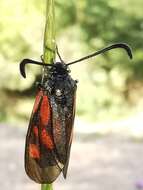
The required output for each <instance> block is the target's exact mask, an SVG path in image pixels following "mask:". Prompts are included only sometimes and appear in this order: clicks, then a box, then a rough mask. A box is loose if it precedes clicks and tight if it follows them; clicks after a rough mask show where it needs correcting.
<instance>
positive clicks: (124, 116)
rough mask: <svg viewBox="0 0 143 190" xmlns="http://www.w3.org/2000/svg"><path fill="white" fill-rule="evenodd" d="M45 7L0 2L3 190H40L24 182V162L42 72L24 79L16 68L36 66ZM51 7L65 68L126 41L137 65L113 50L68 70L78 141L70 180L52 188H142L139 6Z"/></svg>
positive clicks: (27, 1)
mask: <svg viewBox="0 0 143 190" xmlns="http://www.w3.org/2000/svg"><path fill="white" fill-rule="evenodd" d="M45 3H46V0H0V153H1V154H0V168H1V172H0V184H1V186H0V189H2V190H9V189H11V190H19V189H21V190H38V189H40V186H37V184H35V183H33V182H32V181H31V180H30V179H29V178H28V177H27V176H26V174H25V172H24V166H23V157H24V142H25V134H26V131H27V123H28V121H29V118H30V114H31V111H32V107H33V103H34V99H35V93H36V85H35V83H36V81H38V80H40V78H41V67H39V66H34V65H30V66H27V67H26V73H27V78H26V79H24V78H22V77H21V76H20V72H19V63H20V61H21V60H22V59H23V58H31V59H34V60H40V56H41V54H42V53H43V37H44V27H45V11H46V10H45ZM55 8H56V23H55V26H56V41H57V44H58V48H59V51H60V54H61V56H62V58H63V59H64V60H65V62H69V61H73V60H75V59H78V58H80V57H82V56H85V55H88V54H90V53H91V52H94V51H96V50H99V49H101V48H103V47H105V46H107V45H110V44H113V43H116V42H126V43H128V44H129V45H130V46H131V47H132V50H133V56H134V59H133V60H129V58H128V57H127V55H126V54H125V52H124V51H123V50H121V49H116V50H113V51H111V52H108V53H106V54H104V55H100V56H98V57H96V58H93V59H90V60H88V61H85V62H81V63H77V64H75V65H72V66H71V75H72V77H73V78H74V79H78V80H79V83H78V90H77V106H76V107H77V109H76V111H77V113H76V119H75V131H74V134H75V139H74V140H73V147H72V152H71V159H70V165H69V172H68V178H67V180H66V182H65V181H62V179H60V180H59V179H58V181H57V182H56V183H55V184H54V185H55V188H54V189H63V190H65V189H66V190H73V187H74V188H75V189H78V190H80V189H82V190H87V189H88V190H89V189H95V190H96V189H98V190H105V189H110V190H115V189H116V190H120V189H122V190H135V189H137V186H138V184H139V185H140V184H143V168H142V165H143V164H142V160H143V149H142V147H143V140H142V139H143V138H142V137H143V127H142V123H143V122H142V121H143V61H142V60H143V10H142V9H143V1H142V0H120V1H117V0H70V1H68V0H55ZM11 126H14V127H11ZM19 126H23V127H19ZM79 163H80V164H79ZM121 174H122V175H121ZM59 187H60V188H59ZM138 189H140V190H141V189H143V185H142V188H138Z"/></svg>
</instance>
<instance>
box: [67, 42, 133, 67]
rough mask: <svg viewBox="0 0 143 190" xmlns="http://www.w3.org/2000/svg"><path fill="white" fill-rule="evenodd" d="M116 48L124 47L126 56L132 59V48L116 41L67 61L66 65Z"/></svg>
mask: <svg viewBox="0 0 143 190" xmlns="http://www.w3.org/2000/svg"><path fill="white" fill-rule="evenodd" d="M116 48H122V49H124V50H125V51H126V53H127V54H128V56H129V57H130V59H132V57H133V56H132V50H131V48H130V47H129V46H128V45H127V44H125V43H116V44H113V45H110V46H107V47H105V48H103V49H101V50H99V51H97V52H94V53H92V54H90V55H87V56H85V57H82V58H80V59H77V60H75V61H72V62H70V63H67V65H72V64H74V63H78V62H81V61H84V60H86V59H89V58H91V57H95V56H97V55H99V54H102V53H105V52H106V51H109V50H112V49H116Z"/></svg>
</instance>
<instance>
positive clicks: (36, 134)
mask: <svg viewBox="0 0 143 190" xmlns="http://www.w3.org/2000/svg"><path fill="white" fill-rule="evenodd" d="M33 132H34V134H35V136H36V137H38V128H37V126H34V127H33Z"/></svg>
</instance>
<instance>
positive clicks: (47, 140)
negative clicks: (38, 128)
mask: <svg viewBox="0 0 143 190" xmlns="http://www.w3.org/2000/svg"><path fill="white" fill-rule="evenodd" d="M41 141H42V143H43V144H44V145H45V146H46V147H47V148H48V149H51V150H52V149H53V148H54V144H53V141H52V139H51V137H50V135H49V134H48V133H47V131H46V129H43V130H42V132H41Z"/></svg>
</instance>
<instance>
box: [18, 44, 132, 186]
mask: <svg viewBox="0 0 143 190" xmlns="http://www.w3.org/2000/svg"><path fill="white" fill-rule="evenodd" d="M115 48H123V49H124V50H126V52H127V54H128V56H129V57H130V58H132V52H131V49H130V47H129V46H128V45H126V44H124V43H117V44H113V45H111V46H108V47H106V48H104V49H102V50H99V51H97V52H94V53H92V54H90V55H88V56H85V57H83V58H81V59H78V60H76V61H72V62H70V63H65V62H64V61H63V60H62V58H61V56H60V54H59V52H58V51H57V54H58V56H59V58H60V62H55V63H52V64H46V63H44V61H43V59H42V62H38V61H34V60H31V59H23V60H22V61H21V63H20V73H21V75H22V76H23V77H24V78H26V73H25V65H27V64H35V65H40V66H43V67H44V68H46V72H47V73H46V75H45V76H44V77H43V79H42V81H41V82H40V83H39V85H38V89H37V95H36V99H35V104H34V107H33V111H32V114H31V118H30V122H29V127H28V132H27V136H26V146H25V170H26V173H27V175H28V176H29V177H30V178H31V179H32V180H34V181H35V182H37V183H40V184H44V183H46V184H50V183H52V182H54V181H55V180H56V178H57V177H58V176H59V174H60V173H61V172H62V173H63V176H64V178H66V176H67V169H68V165H69V157H70V149H71V144H72V137H73V124H74V117H75V100H76V89H77V81H76V80H73V79H72V78H71V76H70V74H69V72H70V71H69V66H71V65H72V64H75V63H78V62H81V61H84V60H86V59H89V58H91V57H94V56H97V55H99V54H101V53H104V52H106V51H109V50H111V49H115Z"/></svg>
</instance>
